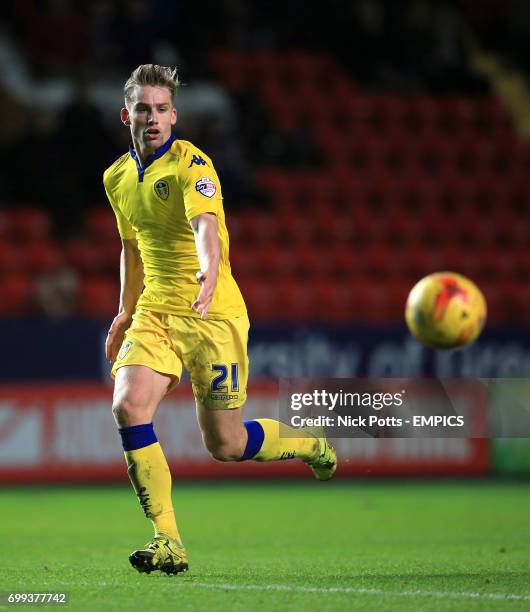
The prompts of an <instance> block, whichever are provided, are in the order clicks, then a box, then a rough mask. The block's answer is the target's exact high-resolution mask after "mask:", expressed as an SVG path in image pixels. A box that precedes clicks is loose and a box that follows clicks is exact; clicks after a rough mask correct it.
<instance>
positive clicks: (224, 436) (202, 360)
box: [184, 316, 337, 480]
mask: <svg viewBox="0 0 530 612" xmlns="http://www.w3.org/2000/svg"><path fill="white" fill-rule="evenodd" d="M190 325H194V326H195V327H196V332H197V335H198V336H199V338H200V342H199V344H198V347H196V348H194V350H193V351H191V352H190V353H188V354H186V355H185V358H184V363H185V365H186V367H187V368H188V370H189V372H190V376H191V380H192V385H193V392H194V394H195V399H196V403H197V419H198V422H199V426H200V428H201V431H202V435H203V439H204V443H205V445H206V448H207V449H208V450H209V451H210V453H211V454H212V456H213V457H214V458H216V459H218V460H220V461H245V460H248V459H252V460H254V461H278V460H284V459H296V458H297V459H300V460H302V461H304V462H305V463H307V464H308V465H309V466H310V467H311V468H312V470H313V472H314V474H315V476H316V478H318V479H319V480H329V478H331V476H332V475H333V473H334V472H335V468H336V463H337V461H336V455H335V451H334V450H333V449H332V448H331V446H329V445H328V443H327V441H326V438H325V436H324V434H323V432H309V431H307V430H303V431H301V430H296V429H294V428H292V427H289V426H288V425H285V424H284V423H281V422H279V421H276V420H274V419H255V420H252V421H245V422H243V421H242V417H243V409H242V406H243V404H244V403H245V400H246V388H247V380H248V357H247V335H248V327H249V325H248V319H247V317H246V316H245V317H238V318H235V319H228V320H223V321H210V320H207V321H200V320H196V319H195V320H193V321H192V322H191V323H190Z"/></svg>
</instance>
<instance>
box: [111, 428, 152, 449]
mask: <svg viewBox="0 0 530 612" xmlns="http://www.w3.org/2000/svg"><path fill="white" fill-rule="evenodd" d="M118 431H119V432H120V436H121V443H122V445H123V450H124V451H133V450H138V449H139V448H144V447H145V446H150V445H151V444H154V443H155V442H158V439H157V437H156V434H155V430H154V428H153V423H146V424H145V425H133V426H132V427H120V428H119V429H118Z"/></svg>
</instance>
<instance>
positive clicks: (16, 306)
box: [0, 274, 33, 316]
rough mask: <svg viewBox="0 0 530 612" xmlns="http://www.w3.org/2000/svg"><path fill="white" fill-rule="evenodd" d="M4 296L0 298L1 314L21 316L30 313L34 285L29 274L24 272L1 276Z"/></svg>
mask: <svg viewBox="0 0 530 612" xmlns="http://www.w3.org/2000/svg"><path fill="white" fill-rule="evenodd" d="M0 287H1V289H2V297H1V299H0V315H2V316H11V315H17V316H21V315H24V314H28V313H29V311H30V307H31V297H32V292H33V285H32V282H31V279H30V278H29V276H26V275H24V274H9V275H7V276H2V277H0Z"/></svg>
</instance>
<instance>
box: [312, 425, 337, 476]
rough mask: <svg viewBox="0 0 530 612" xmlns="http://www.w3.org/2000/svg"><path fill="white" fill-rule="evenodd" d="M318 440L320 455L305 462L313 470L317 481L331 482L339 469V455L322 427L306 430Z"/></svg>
mask: <svg viewBox="0 0 530 612" xmlns="http://www.w3.org/2000/svg"><path fill="white" fill-rule="evenodd" d="M306 429H307V431H309V433H310V434H311V435H312V436H314V437H315V438H316V439H317V440H318V453H317V455H316V457H315V458H314V459H309V460H307V461H305V463H307V465H308V466H309V467H310V468H311V469H312V470H313V474H314V475H315V478H316V479H317V480H329V479H330V478H332V477H333V474H334V473H335V470H336V469H337V453H336V452H335V449H334V448H333V447H332V446H331V445H330V444H329V443H328V441H327V439H326V435H325V433H324V429H323V428H322V427H315V428H310V427H308V428H306Z"/></svg>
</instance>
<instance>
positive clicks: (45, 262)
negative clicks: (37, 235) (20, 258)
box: [24, 240, 65, 274]
mask: <svg viewBox="0 0 530 612" xmlns="http://www.w3.org/2000/svg"><path fill="white" fill-rule="evenodd" d="M24 259H25V269H26V270H27V271H28V272H29V273H31V274H42V273H47V272H53V271H54V270H57V269H58V268H59V267H60V266H61V265H62V264H63V263H64V262H65V256H64V253H63V249H61V247H60V246H59V245H58V244H57V243H55V242H52V241H51V240H46V241H45V240H39V241H34V242H31V243H29V244H28V246H27V247H26V251H25V257H24Z"/></svg>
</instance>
